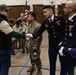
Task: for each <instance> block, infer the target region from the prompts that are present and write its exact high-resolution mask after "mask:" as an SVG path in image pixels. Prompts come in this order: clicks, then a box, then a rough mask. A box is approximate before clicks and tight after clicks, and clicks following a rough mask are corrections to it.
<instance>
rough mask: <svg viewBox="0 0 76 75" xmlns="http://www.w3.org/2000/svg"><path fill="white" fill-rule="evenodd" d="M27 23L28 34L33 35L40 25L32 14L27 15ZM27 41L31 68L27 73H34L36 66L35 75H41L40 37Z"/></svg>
mask: <svg viewBox="0 0 76 75" xmlns="http://www.w3.org/2000/svg"><path fill="white" fill-rule="evenodd" d="M28 22H30V24H29V27H28V33H34V32H36V31H37V30H38V29H39V28H40V24H39V23H38V22H37V21H36V14H35V13H34V12H30V13H29V17H28ZM29 41H30V42H29V49H30V58H31V64H32V66H31V67H30V68H29V69H28V70H27V71H28V72H31V71H34V70H35V65H36V67H37V70H38V71H37V74H36V75H42V72H41V66H42V64H41V59H40V45H41V42H42V35H41V36H39V37H37V38H36V39H30V40H29Z"/></svg>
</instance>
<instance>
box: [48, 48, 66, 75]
mask: <svg viewBox="0 0 76 75" xmlns="http://www.w3.org/2000/svg"><path fill="white" fill-rule="evenodd" d="M48 51H49V63H50V75H56V74H55V72H56V61H57V54H58V49H51V48H49V50H48ZM59 60H60V63H61V64H60V65H61V73H60V75H67V68H66V67H67V64H66V59H65V57H61V56H60V55H59Z"/></svg>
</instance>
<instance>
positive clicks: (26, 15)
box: [25, 10, 29, 19]
mask: <svg viewBox="0 0 76 75" xmlns="http://www.w3.org/2000/svg"><path fill="white" fill-rule="evenodd" d="M28 16H29V15H28V10H25V18H26V19H27V18H28Z"/></svg>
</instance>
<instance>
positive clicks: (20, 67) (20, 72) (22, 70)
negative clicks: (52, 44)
mask: <svg viewBox="0 0 76 75" xmlns="http://www.w3.org/2000/svg"><path fill="white" fill-rule="evenodd" d="M47 36H48V34H47V32H46V31H45V32H44V33H43V41H42V45H41V60H42V75H49V59H48V37H47ZM11 63H12V64H11V67H10V70H9V75H30V74H29V73H28V72H27V69H28V68H29V67H30V59H29V55H21V52H17V53H16V55H15V56H12V58H11ZM36 72H37V71H35V72H34V73H33V74H32V75H36ZM59 74H60V65H59V60H58V59H57V69H56V75H59Z"/></svg>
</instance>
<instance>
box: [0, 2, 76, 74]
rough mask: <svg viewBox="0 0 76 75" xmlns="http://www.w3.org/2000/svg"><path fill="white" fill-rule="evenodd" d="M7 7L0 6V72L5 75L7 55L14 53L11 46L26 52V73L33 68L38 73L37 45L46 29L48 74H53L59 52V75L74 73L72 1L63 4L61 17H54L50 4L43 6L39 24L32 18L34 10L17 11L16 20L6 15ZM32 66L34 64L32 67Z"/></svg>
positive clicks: (75, 27) (75, 25) (75, 26)
mask: <svg viewBox="0 0 76 75" xmlns="http://www.w3.org/2000/svg"><path fill="white" fill-rule="evenodd" d="M10 10H11V8H10V7H8V6H7V5H5V4H1V5H0V43H1V44H0V75H8V72H9V68H10V66H11V55H16V53H15V49H17V50H21V51H22V54H23V55H26V54H29V57H30V59H31V60H30V62H31V67H30V68H29V69H28V70H27V72H32V71H35V70H36V68H37V74H36V75H42V71H41V68H42V62H41V58H40V53H41V50H40V46H41V43H42V39H43V36H42V34H43V32H44V31H45V30H47V32H48V40H49V43H48V44H49V47H48V56H49V65H50V75H56V61H57V55H59V60H60V65H61V71H60V75H74V67H75V66H76V36H75V31H76V2H75V1H71V2H70V1H68V2H67V3H66V4H65V6H64V9H63V11H64V14H65V15H66V16H67V17H68V19H67V20H65V18H64V16H55V15H54V13H53V8H52V6H51V5H45V6H44V7H43V15H44V16H45V18H46V19H45V20H44V21H43V22H42V24H40V23H38V22H37V20H36V13H34V12H28V17H27V18H25V15H24V13H21V14H20V18H18V19H17V20H15V19H13V18H11V19H7V18H8V16H9V11H10ZM35 66H36V67H35Z"/></svg>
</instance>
